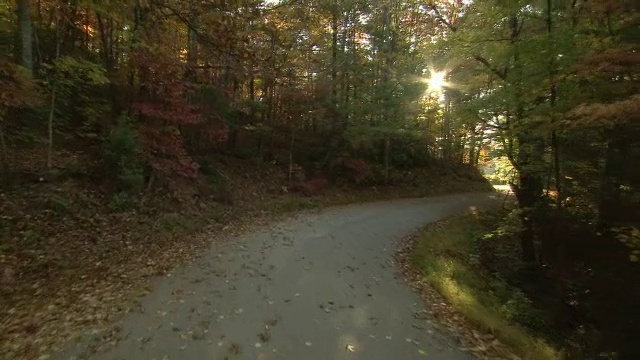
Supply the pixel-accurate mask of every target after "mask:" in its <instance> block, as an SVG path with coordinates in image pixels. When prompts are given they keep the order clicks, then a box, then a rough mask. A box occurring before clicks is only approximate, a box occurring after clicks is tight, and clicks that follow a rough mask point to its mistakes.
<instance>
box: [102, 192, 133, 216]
mask: <svg viewBox="0 0 640 360" xmlns="http://www.w3.org/2000/svg"><path fill="white" fill-rule="evenodd" d="M108 206H109V210H111V211H113V212H122V211H125V210H127V209H130V208H131V207H133V201H132V199H131V196H129V194H128V193H126V192H119V193H116V194H114V195H113V196H112V197H111V201H109V205H108Z"/></svg>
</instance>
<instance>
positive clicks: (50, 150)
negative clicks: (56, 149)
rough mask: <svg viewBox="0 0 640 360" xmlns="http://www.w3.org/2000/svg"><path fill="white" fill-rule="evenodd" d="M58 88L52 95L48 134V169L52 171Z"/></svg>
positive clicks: (54, 89)
mask: <svg viewBox="0 0 640 360" xmlns="http://www.w3.org/2000/svg"><path fill="white" fill-rule="evenodd" d="M55 106H56V88H55V87H54V88H53V92H52V94H51V109H50V110H49V121H48V124H47V125H48V126H47V133H48V137H49V139H48V140H49V144H48V148H47V169H51V165H52V158H53V115H54V112H55V110H56V107H55Z"/></svg>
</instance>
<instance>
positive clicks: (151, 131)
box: [139, 125, 199, 178]
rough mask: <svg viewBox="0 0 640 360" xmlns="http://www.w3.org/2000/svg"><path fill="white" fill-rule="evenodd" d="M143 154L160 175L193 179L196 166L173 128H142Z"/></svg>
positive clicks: (180, 137) (178, 133) (147, 126)
mask: <svg viewBox="0 0 640 360" xmlns="http://www.w3.org/2000/svg"><path fill="white" fill-rule="evenodd" d="M139 134H140V138H141V142H142V145H143V150H142V152H143V154H144V155H145V157H146V158H147V160H148V161H149V164H150V165H151V167H152V168H154V169H155V170H157V171H160V172H162V173H173V174H178V175H180V176H183V177H187V178H195V177H196V176H197V174H198V168H199V166H198V164H197V163H196V162H195V161H193V159H191V157H190V156H189V154H187V151H186V150H185V148H184V140H183V138H182V135H181V134H180V131H179V130H178V129H177V128H175V127H155V126H150V125H146V126H142V127H141V128H140V130H139Z"/></svg>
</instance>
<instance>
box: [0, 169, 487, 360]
mask: <svg viewBox="0 0 640 360" xmlns="http://www.w3.org/2000/svg"><path fill="white" fill-rule="evenodd" d="M215 164H216V167H217V171H218V173H220V174H224V179H225V193H228V194H226V195H225V196H224V199H222V200H221V199H220V194H219V193H220V191H217V190H216V189H218V190H219V187H220V186H219V181H218V182H216V183H215V184H213V185H212V184H211V181H210V180H207V179H200V180H197V181H195V180H194V181H187V180H182V181H183V183H173V184H169V185H170V186H166V185H167V184H157V185H156V186H155V188H154V189H150V190H149V191H148V192H147V193H145V194H144V195H141V197H140V198H139V199H138V201H137V202H136V203H135V204H134V203H133V202H131V201H129V199H119V198H117V197H110V196H108V195H106V194H108V192H106V191H104V190H102V189H100V188H99V187H96V186H94V185H92V184H90V183H88V182H86V181H83V180H78V179H75V178H74V177H73V176H69V177H66V178H63V177H58V178H56V180H55V181H47V180H44V179H35V181H32V182H30V183H29V184H22V185H20V186H17V187H13V188H9V189H3V190H2V191H1V192H0V229H1V230H0V295H1V296H0V319H2V320H1V321H2V323H1V324H0V329H1V330H2V331H0V353H2V354H5V358H7V359H32V358H35V359H37V358H40V357H41V356H42V358H46V354H48V353H49V352H51V351H52V350H55V349H58V348H60V347H61V346H62V345H63V344H65V343H67V342H68V341H69V340H71V339H73V338H75V337H76V336H77V335H78V334H80V333H82V332H84V331H86V330H87V329H90V328H91V329H96V328H101V327H103V326H104V327H105V329H107V328H106V326H107V325H108V324H111V323H113V321H114V320H115V319H117V318H119V317H121V316H122V314H124V313H127V312H130V311H132V310H135V306H136V299H139V297H140V296H141V295H143V294H145V293H148V292H149V291H150V281H151V279H152V278H154V277H155V276H157V275H162V274H165V273H167V271H169V270H171V269H173V268H175V267H176V266H179V265H183V264H188V263H191V262H192V261H194V259H196V258H197V257H198V255H200V254H201V253H202V252H203V251H204V250H205V249H208V248H209V246H210V245H211V243H212V241H216V240H218V239H219V240H222V239H224V238H229V237H230V236H232V235H237V234H240V233H243V232H245V231H246V229H248V228H250V227H251V226H254V225H256V224H265V223H268V222H269V221H273V219H274V218H278V217H280V216H282V215H283V214H287V213H292V212H296V211H300V210H309V209H317V208H320V207H323V206H327V205H336V204H346V203H353V202H363V201H371V200H381V199H392V198H401V197H416V196H427V195H435V194H442V193H449V192H463V191H475V190H486V189H487V184H486V183H485V182H482V181H479V180H478V179H477V178H467V177H464V176H458V175H453V174H448V173H439V172H436V171H429V170H428V169H427V170H425V174H424V176H423V178H424V181H423V182H422V183H421V184H420V185H419V186H396V187H392V186H390V187H367V188H354V187H341V188H329V189H326V190H325V191H323V192H322V193H321V194H318V195H317V196H313V197H303V196H300V195H298V194H292V193H289V192H287V185H288V183H287V181H286V178H285V176H284V175H283V174H284V173H285V172H284V171H282V169H281V168H278V167H276V166H273V165H271V164H258V163H256V162H253V161H246V160H239V159H236V158H229V157H219V158H218V159H216V161H215ZM167 188H171V189H173V190H172V191H170V192H168V191H167V190H166V189H167ZM211 188H213V189H214V190H213V191H212V190H211ZM111 330H113V329H111ZM111 330H107V331H103V332H95V333H94V335H93V336H95V337H96V338H105V339H109V338H110V336H111V335H113V334H111V333H110V331H111Z"/></svg>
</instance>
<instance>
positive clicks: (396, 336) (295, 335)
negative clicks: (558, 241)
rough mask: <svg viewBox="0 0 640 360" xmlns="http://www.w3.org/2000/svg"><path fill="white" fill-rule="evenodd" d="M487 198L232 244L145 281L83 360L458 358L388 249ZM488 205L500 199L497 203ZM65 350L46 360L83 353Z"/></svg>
mask: <svg viewBox="0 0 640 360" xmlns="http://www.w3.org/2000/svg"><path fill="white" fill-rule="evenodd" d="M495 198H496V195H495V194H462V195H449V196H442V197H435V198H428V199H410V200H397V201H389V202H379V203H369V204H361V205H351V206H344V207H337V208H329V209H325V210H322V211H320V212H317V213H307V214H302V215H298V216H295V217H292V218H290V219H288V220H285V221H282V222H280V223H278V224H275V225H271V226H269V227H264V228H261V229H258V230H256V231H254V232H252V233H250V234H246V235H244V236H242V237H240V238H238V239H233V240H232V241H224V242H221V244H219V245H214V246H212V248H211V250H210V253H209V254H206V255H205V256H203V257H202V259H201V260H200V261H199V262H197V263H195V264H193V265H191V266H188V267H185V268H181V269H178V270H176V271H174V272H172V273H170V274H168V275H167V276H163V277H161V278H158V279H157V280H155V282H154V286H153V291H151V292H150V293H149V294H148V295H147V296H145V297H144V298H143V299H142V300H141V304H140V307H139V311H137V312H131V313H130V314H128V315H127V316H126V317H125V318H124V319H123V321H122V324H121V329H122V330H121V337H122V339H121V341H119V342H118V343H117V344H116V345H115V346H113V347H111V348H110V349H109V350H108V351H105V352H100V353H97V354H94V355H92V356H91V358H92V359H127V360H129V359H134V360H135V359H145V360H146V359H158V360H160V359H172V360H173V359H215V360H217V359H220V360H222V359H260V360H271V359H286V360H288V359H292V360H297V359H300V360H315V359H318V360H331V359H337V360H341V359H367V360H377V359H380V360H389V359H392V360H393V359H398V360H409V359H435V360H438V359H442V360H445V359H446V360H463V359H472V357H471V356H470V355H469V354H467V353H465V352H462V351H461V350H459V349H458V347H457V346H456V343H455V340H454V339H453V338H452V337H451V336H450V335H448V334H447V333H446V332H445V331H444V330H441V329H440V328H439V327H438V326H437V325H435V324H434V323H432V322H431V321H430V320H429V319H424V318H416V314H420V311H421V310H423V309H424V304H423V303H422V301H421V299H420V298H419V296H418V295H416V294H414V293H413V292H412V291H411V289H410V288H409V287H408V286H407V285H405V284H404V283H403V282H402V281H401V280H400V279H398V278H397V273H396V269H395V264H394V262H393V253H394V249H395V245H396V241H397V240H398V239H400V238H402V237H404V236H406V235H408V234H410V233H412V232H414V231H415V230H416V229H417V228H418V227H420V226H421V225H424V224H426V223H429V222H433V221H436V220H438V219H440V218H443V217H446V216H450V215H453V214H456V213H461V212H464V211H466V210H468V209H469V208H470V207H478V208H482V207H487V206H492V205H493V204H495V203H496V199H495ZM498 202H499V201H498ZM84 346H85V345H81V344H79V345H75V346H73V347H71V348H69V349H68V350H67V351H66V352H64V353H60V354H56V355H54V356H53V358H54V359H69V358H73V357H74V356H76V355H78V354H79V353H81V352H82V350H83V347H84Z"/></svg>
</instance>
